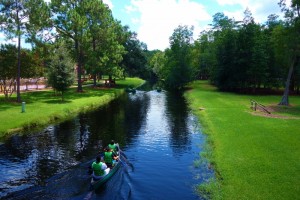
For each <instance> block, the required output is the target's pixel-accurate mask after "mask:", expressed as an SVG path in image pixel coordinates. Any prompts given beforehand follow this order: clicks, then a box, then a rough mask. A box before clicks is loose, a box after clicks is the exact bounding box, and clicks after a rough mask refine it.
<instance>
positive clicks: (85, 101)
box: [0, 78, 144, 138]
mask: <svg viewBox="0 0 300 200" xmlns="http://www.w3.org/2000/svg"><path fill="white" fill-rule="evenodd" d="M143 82H144V81H143V80H141V79H138V78H126V80H117V81H116V83H117V86H116V87H114V88H92V87H89V86H87V87H84V88H83V90H84V92H82V93H77V92H76V89H77V88H71V89H69V91H68V92H67V93H65V95H64V99H65V101H64V102H62V101H61V97H60V96H55V95H54V92H53V91H52V90H48V91H34V92H26V93H22V94H21V98H22V101H24V102H26V107H25V108H26V109H25V110H26V111H25V112H24V113H22V112H21V104H20V103H15V102H7V101H4V97H3V95H1V96H0V138H3V136H5V135H6V134H9V133H11V132H14V131H16V130H21V129H29V128H35V127H38V126H41V125H46V124H49V123H54V122H58V121H62V120H65V119H67V118H70V117H74V116H76V115H77V114H78V113H82V112H86V111H89V110H92V109H95V108H97V107H100V106H102V105H105V104H107V103H108V102H109V101H111V100H113V99H115V98H116V97H118V96H119V95H120V94H122V93H123V92H124V91H125V88H126V87H128V86H135V87H137V86H139V85H141V84H142V83H143ZM14 99H15V98H14Z"/></svg>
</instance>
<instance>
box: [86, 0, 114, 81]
mask: <svg viewBox="0 0 300 200" xmlns="http://www.w3.org/2000/svg"><path fill="white" fill-rule="evenodd" d="M89 2H90V3H88V4H85V5H86V6H87V7H86V8H85V9H86V10H87V12H86V17H87V19H88V26H89V37H88V38H87V43H86V46H85V55H84V56H85V59H84V63H85V69H86V70H87V71H88V73H90V74H92V75H93V79H94V86H96V77H97V75H98V76H99V75H100V74H101V73H103V71H104V67H105V65H106V62H107V61H108V59H109V58H108V57H106V54H105V52H106V47H107V46H109V43H110V41H111V37H110V32H111V29H112V24H113V23H115V22H114V19H113V16H112V13H111V11H110V10H109V8H108V7H107V6H106V5H105V4H104V3H103V2H102V1H98V0H96V1H95V0H89Z"/></svg>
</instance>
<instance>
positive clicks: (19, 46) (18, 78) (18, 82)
mask: <svg viewBox="0 0 300 200" xmlns="http://www.w3.org/2000/svg"><path fill="white" fill-rule="evenodd" d="M16 4H17V6H19V5H18V1H17V2H16ZM17 23H18V58H17V59H18V67H17V68H18V69H17V102H19V103H20V102H21V93H20V77H21V27H20V26H21V25H20V18H19V8H17Z"/></svg>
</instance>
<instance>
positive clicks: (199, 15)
mask: <svg viewBox="0 0 300 200" xmlns="http://www.w3.org/2000/svg"><path fill="white" fill-rule="evenodd" d="M103 1H104V2H105V3H107V4H108V5H109V7H110V8H111V10H112V12H113V15H114V17H115V18H116V19H118V20H121V22H122V24H123V25H128V26H129V27H130V30H132V31H135V32H137V33H138V38H139V40H140V41H142V42H145V43H146V44H147V46H148V49H149V50H153V49H160V50H164V49H165V48H167V47H168V46H169V37H170V36H171V35H172V33H173V31H174V29H175V28H176V27H178V25H189V26H191V25H193V26H194V37H195V38H197V37H198V35H199V33H200V32H201V31H202V30H204V29H206V28H207V27H208V24H210V23H211V22H212V16H213V15H214V14H216V13H217V12H223V13H224V14H225V15H226V16H228V17H230V18H234V19H236V20H242V19H243V12H244V11H245V10H246V8H249V9H250V11H251V12H252V14H253V17H254V19H255V21H256V22H259V23H263V22H266V21H267V17H268V16H269V15H270V14H278V15H281V13H280V8H279V6H278V2H279V0H103Z"/></svg>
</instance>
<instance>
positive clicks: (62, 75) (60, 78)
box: [47, 43, 75, 101]
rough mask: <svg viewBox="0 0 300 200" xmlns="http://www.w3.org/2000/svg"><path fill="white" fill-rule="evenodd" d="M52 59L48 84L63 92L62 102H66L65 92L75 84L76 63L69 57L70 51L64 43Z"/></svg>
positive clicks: (60, 44)
mask: <svg viewBox="0 0 300 200" xmlns="http://www.w3.org/2000/svg"><path fill="white" fill-rule="evenodd" d="M58 45H59V46H58V48H57V49H55V51H54V54H53V56H52V59H51V63H50V66H49V69H48V74H47V77H48V84H49V85H51V86H52V88H53V89H54V90H56V91H58V92H61V96H62V101H63V100H64V99H63V97H64V95H63V94H64V92H66V91H67V89H68V88H69V87H70V86H71V85H72V84H73V82H74V66H75V63H74V62H73V61H72V59H71V58H70V56H69V53H68V50H67V49H66V48H65V46H64V44H63V43H59V44H58Z"/></svg>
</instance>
